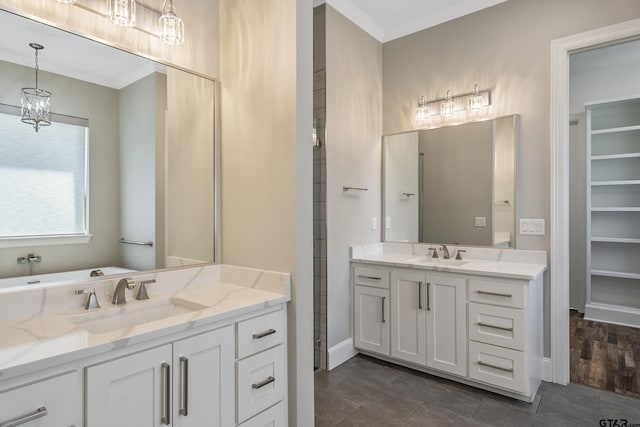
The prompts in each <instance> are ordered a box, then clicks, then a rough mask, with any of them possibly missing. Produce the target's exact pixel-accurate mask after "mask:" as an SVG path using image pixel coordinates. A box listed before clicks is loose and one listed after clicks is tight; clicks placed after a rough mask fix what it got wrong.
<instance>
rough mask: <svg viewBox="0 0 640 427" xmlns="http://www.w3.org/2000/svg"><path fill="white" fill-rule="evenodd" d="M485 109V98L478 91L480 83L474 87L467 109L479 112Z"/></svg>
mask: <svg viewBox="0 0 640 427" xmlns="http://www.w3.org/2000/svg"><path fill="white" fill-rule="evenodd" d="M482 107H484V98H483V97H482V96H480V91H479V90H478V83H476V84H475V85H474V86H473V94H471V96H470V97H469V101H468V105H467V109H468V110H469V111H477V110H479V109H481V108H482Z"/></svg>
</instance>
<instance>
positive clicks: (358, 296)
mask: <svg viewBox="0 0 640 427" xmlns="http://www.w3.org/2000/svg"><path fill="white" fill-rule="evenodd" d="M353 278H354V279H353V280H354V285H355V286H354V299H353V301H354V309H353V316H354V320H353V321H354V330H355V332H354V345H355V346H356V348H361V349H363V350H368V351H371V352H374V353H378V354H382V355H387V356H388V355H389V270H388V269H386V268H372V267H367V266H356V267H354V268H353Z"/></svg>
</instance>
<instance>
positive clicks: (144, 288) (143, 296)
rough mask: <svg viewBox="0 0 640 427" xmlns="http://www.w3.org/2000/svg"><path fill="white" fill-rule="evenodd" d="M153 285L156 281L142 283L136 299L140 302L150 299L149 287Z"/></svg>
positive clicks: (143, 281)
mask: <svg viewBox="0 0 640 427" xmlns="http://www.w3.org/2000/svg"><path fill="white" fill-rule="evenodd" d="M152 283H156V279H151V280H142V281H140V285H139V286H138V294H137V295H136V299H137V300H138V301H140V300H145V299H149V294H148V293H147V285H150V284H152Z"/></svg>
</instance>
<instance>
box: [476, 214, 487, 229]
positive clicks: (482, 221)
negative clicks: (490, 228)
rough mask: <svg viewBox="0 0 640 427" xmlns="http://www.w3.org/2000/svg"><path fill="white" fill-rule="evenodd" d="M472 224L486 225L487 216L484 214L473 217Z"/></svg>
mask: <svg viewBox="0 0 640 427" xmlns="http://www.w3.org/2000/svg"><path fill="white" fill-rule="evenodd" d="M474 225H475V226H476V227H486V226H487V218H486V217H484V216H477V217H475V222H474Z"/></svg>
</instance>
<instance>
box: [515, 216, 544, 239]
mask: <svg viewBox="0 0 640 427" xmlns="http://www.w3.org/2000/svg"><path fill="white" fill-rule="evenodd" d="M520 234H521V235H527V236H544V234H545V226H544V219H520Z"/></svg>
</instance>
